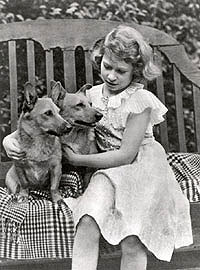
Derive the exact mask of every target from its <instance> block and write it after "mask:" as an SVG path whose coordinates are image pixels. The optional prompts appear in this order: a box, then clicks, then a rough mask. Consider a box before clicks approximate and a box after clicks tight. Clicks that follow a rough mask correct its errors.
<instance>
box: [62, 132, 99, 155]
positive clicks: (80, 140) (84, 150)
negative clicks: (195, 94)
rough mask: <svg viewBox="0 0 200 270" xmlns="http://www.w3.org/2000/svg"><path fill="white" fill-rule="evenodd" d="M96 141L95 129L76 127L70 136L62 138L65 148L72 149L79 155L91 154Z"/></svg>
mask: <svg viewBox="0 0 200 270" xmlns="http://www.w3.org/2000/svg"><path fill="white" fill-rule="evenodd" d="M94 141H95V135H94V129H93V128H90V129H89V128H87V129H86V128H85V129H83V128H79V127H74V128H73V129H72V131H71V132H70V134H69V135H67V136H62V137H61V143H62V145H63V146H65V145H66V146H68V147H70V148H71V149H72V150H73V151H74V152H75V153H77V154H89V153H90V152H91V151H90V150H91V144H92V143H94Z"/></svg>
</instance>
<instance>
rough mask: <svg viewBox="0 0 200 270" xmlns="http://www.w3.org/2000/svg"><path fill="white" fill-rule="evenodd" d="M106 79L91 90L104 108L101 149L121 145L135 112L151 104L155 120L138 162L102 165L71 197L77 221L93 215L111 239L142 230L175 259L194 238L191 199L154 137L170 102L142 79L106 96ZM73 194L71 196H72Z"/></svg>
mask: <svg viewBox="0 0 200 270" xmlns="http://www.w3.org/2000/svg"><path fill="white" fill-rule="evenodd" d="M102 88H103V84H101V85H97V86H94V87H92V88H91V89H90V90H89V91H88V96H89V98H90V99H91V101H92V104H93V106H94V107H96V108H98V109H99V110H101V111H102V112H103V113H104V117H103V118H102V120H101V121H100V122H99V123H98V126H97V127H96V136H97V142H98V146H99V148H100V150H101V151H108V150H111V151H112V150H113V149H118V148H119V147H120V143H121V139H122V136H123V132H124V129H125V126H126V121H127V118H128V116H129V114H130V113H133V114H138V113H141V112H142V111H144V110H145V109H146V108H151V120H150V123H149V125H148V128H147V130H146V133H145V138H144V140H143V142H142V144H141V146H140V148H139V152H138V155H137V157H136V159H135V160H134V162H133V163H132V164H129V165H123V166H120V167H114V168H109V169H100V170H98V171H97V172H95V173H94V175H93V176H92V178H91V180H90V183H89V186H88V187H87V189H86V190H85V192H84V194H83V195H82V196H81V197H79V198H78V199H76V200H74V199H69V200H68V199H67V200H66V203H68V204H69V206H71V208H72V210H73V215H74V221H75V225H77V224H78V222H79V220H80V218H81V217H83V216H84V215H90V216H92V217H93V218H94V219H95V221H96V222H97V224H98V226H99V228H100V230H101V234H102V235H103V237H104V238H105V239H106V240H107V241H108V242H109V243H110V244H112V245H116V244H119V243H120V241H121V240H123V239H124V238H125V237H127V236H130V235H137V236H138V237H139V238H140V240H141V241H142V243H143V244H144V245H145V246H146V248H147V249H148V250H149V251H150V252H152V253H153V254H154V255H155V256H156V257H157V258H158V259H160V260H166V261H170V259H171V256H172V253H173V250H174V248H179V247H182V246H187V245H190V244H192V242H193V239H192V230H191V219H190V211H189V202H188V200H187V198H186V197H185V196H184V195H183V193H182V191H181V189H180V186H179V185H178V183H177V181H176V180H175V177H174V174H173V172H172V170H171V167H170V166H169V164H168V162H167V158H166V153H165V150H164V149H163V147H162V146H161V145H160V144H159V143H158V142H157V141H155V139H154V137H153V132H152V130H153V126H154V125H155V124H158V123H160V122H162V121H163V120H164V118H163V115H164V114H165V113H166V112H167V109H166V107H165V106H164V105H163V104H162V103H161V102H160V101H159V100H158V99H157V98H156V97H155V96H154V95H153V94H152V93H151V92H149V91H147V90H144V89H143V85H142V84H138V83H133V84H132V85H130V86H129V87H128V88H127V89H126V90H124V91H123V92H121V93H120V94H118V95H116V96H112V97H110V98H105V97H103V94H102ZM70 200H71V201H70Z"/></svg>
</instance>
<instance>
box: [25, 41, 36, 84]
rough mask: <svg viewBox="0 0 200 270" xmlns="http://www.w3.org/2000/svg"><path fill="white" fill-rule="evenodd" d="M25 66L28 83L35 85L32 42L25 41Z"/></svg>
mask: <svg viewBox="0 0 200 270" xmlns="http://www.w3.org/2000/svg"><path fill="white" fill-rule="evenodd" d="M26 44H27V64H28V81H29V82H31V83H32V84H34V83H35V50H34V42H33V41H32V40H27V42H26Z"/></svg>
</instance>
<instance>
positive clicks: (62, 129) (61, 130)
mask: <svg viewBox="0 0 200 270" xmlns="http://www.w3.org/2000/svg"><path fill="white" fill-rule="evenodd" d="M71 130H72V125H71V124H70V123H69V122H67V121H65V123H63V124H62V125H61V126H60V128H59V129H58V133H59V135H63V134H68V133H70V131H71Z"/></svg>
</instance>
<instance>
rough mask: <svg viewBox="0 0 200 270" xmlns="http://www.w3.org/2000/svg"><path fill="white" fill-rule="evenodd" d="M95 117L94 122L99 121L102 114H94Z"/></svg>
mask: <svg viewBox="0 0 200 270" xmlns="http://www.w3.org/2000/svg"><path fill="white" fill-rule="evenodd" d="M95 117H96V120H97V121H99V120H101V118H102V117H103V114H102V113H100V112H96V115H95Z"/></svg>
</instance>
